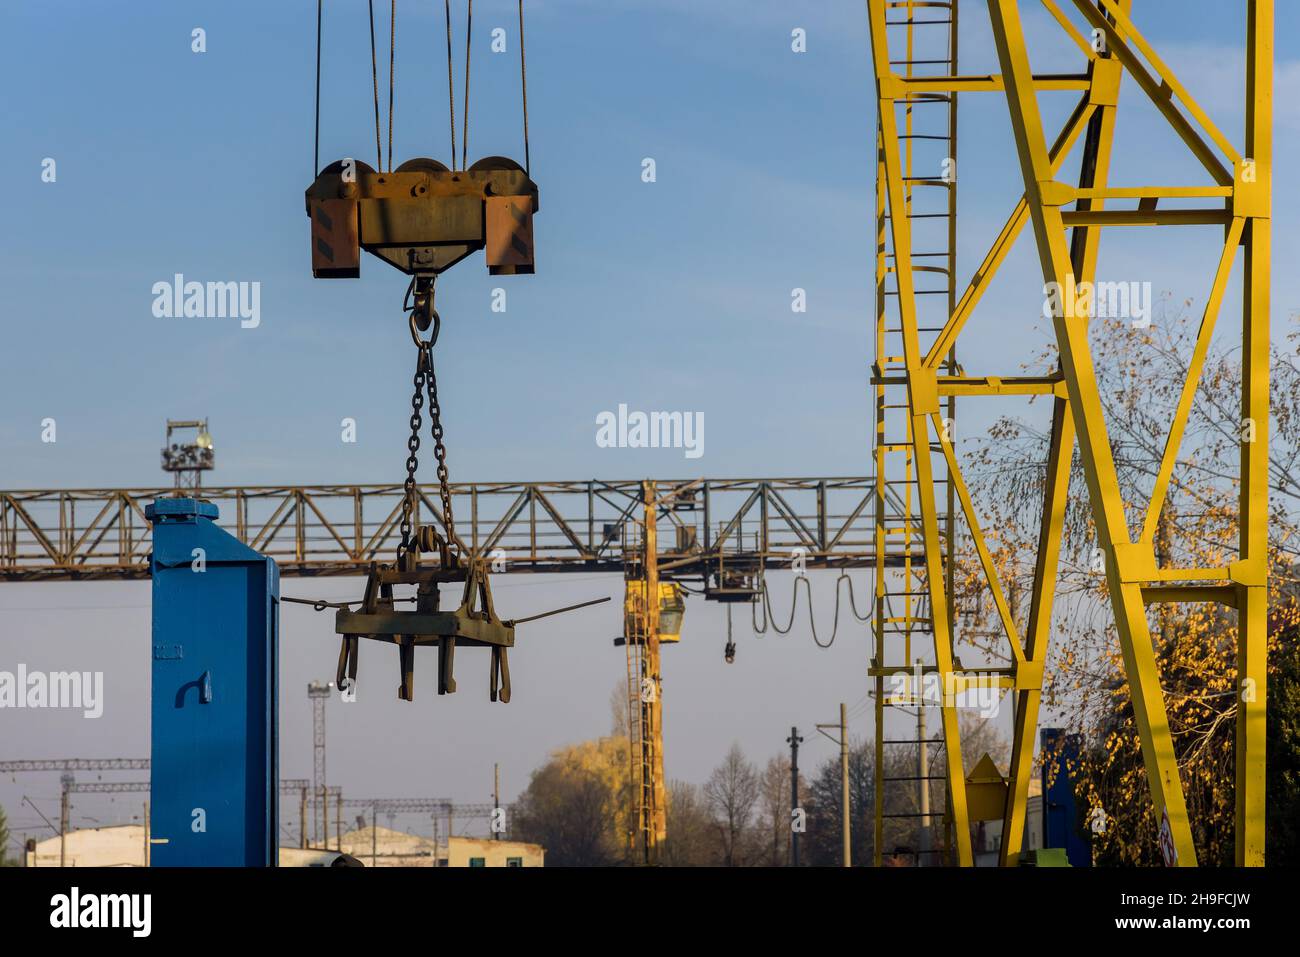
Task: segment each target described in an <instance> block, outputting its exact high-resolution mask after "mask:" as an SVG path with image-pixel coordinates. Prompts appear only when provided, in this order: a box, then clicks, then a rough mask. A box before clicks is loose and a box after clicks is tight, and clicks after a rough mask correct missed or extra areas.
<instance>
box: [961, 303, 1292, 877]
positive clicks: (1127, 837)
mask: <svg viewBox="0 0 1300 957" xmlns="http://www.w3.org/2000/svg"><path fill="white" fill-rule="evenodd" d="M1189 306H1190V302H1182V303H1174V302H1171V301H1170V300H1168V299H1165V300H1163V301H1162V302H1161V303H1160V307H1159V308H1158V309H1157V310H1156V312H1157V315H1156V317H1155V321H1154V322H1153V323H1152V324H1151V325H1150V326H1149V327H1147V328H1135V327H1134V326H1133V324H1131V323H1127V322H1122V321H1114V320H1110V321H1107V320H1094V321H1093V323H1092V325H1091V330H1090V339H1091V343H1092V349H1093V357H1094V364H1095V367H1096V375H1097V378H1098V386H1099V392H1100V395H1101V399H1102V405H1103V410H1104V413H1105V419H1106V423H1107V425H1108V427H1109V430H1110V435H1111V447H1112V451H1113V454H1114V459H1115V464H1116V468H1117V471H1118V474H1119V480H1120V487H1121V492H1122V494H1123V497H1124V501H1125V506H1126V514H1127V518H1128V522H1129V527H1130V530H1131V532H1132V533H1133V536H1134V539H1135V540H1136V537H1137V534H1138V533H1139V532H1140V531H1141V528H1142V523H1143V520H1144V519H1145V514H1146V510H1147V505H1148V502H1149V501H1150V498H1151V494H1152V488H1153V485H1154V481H1155V478H1156V475H1157V472H1158V470H1159V466H1160V462H1161V458H1162V456H1163V453H1164V446H1165V440H1166V436H1167V435H1168V433H1169V429H1170V423H1171V422H1173V421H1174V411H1175V409H1176V407H1177V404H1178V400H1179V397H1180V393H1181V390H1182V387H1183V382H1184V380H1185V378H1186V371H1187V368H1188V365H1189V361H1190V354H1191V348H1192V345H1193V344H1194V342H1195V338H1196V337H1195V333H1196V326H1195V324H1193V323H1192V321H1191V319H1190V317H1189V313H1188V307H1189ZM1056 364H1057V363H1056V355H1055V350H1054V348H1046V349H1044V351H1043V352H1042V353H1041V354H1040V355H1039V356H1038V358H1037V360H1036V362H1034V363H1033V364H1032V365H1031V366H1029V367H1027V370H1026V371H1027V372H1028V373H1029V374H1046V373H1048V372H1050V371H1052V369H1054V368H1055V367H1056ZM1271 375H1272V418H1271V422H1270V424H1269V430H1270V443H1271V446H1270V462H1269V474H1268V482H1269V490H1270V521H1269V552H1270V575H1271V588H1270V596H1269V597H1270V627H1269V632H1270V637H1269V646H1270V647H1269V652H1270V682H1273V681H1274V680H1275V677H1274V676H1277V675H1278V667H1279V662H1280V661H1281V658H1280V657H1279V651H1280V650H1281V647H1280V642H1281V638H1282V636H1283V635H1289V636H1290V637H1289V639H1288V640H1289V641H1290V642H1294V638H1295V633H1296V622H1297V620H1298V616H1297V614H1296V604H1295V600H1294V596H1295V594H1296V567H1297V562H1296V557H1295V553H1294V552H1295V548H1296V541H1297V538H1296V532H1297V528H1298V526H1297V514H1298V513H1297V505H1300V470H1298V469H1297V466H1298V465H1300V354H1298V353H1297V351H1296V349H1295V341H1294V337H1293V338H1292V339H1291V340H1288V341H1286V342H1285V343H1284V344H1282V345H1275V347H1274V349H1273V354H1272V361H1271ZM1240 394H1241V365H1240V361H1239V356H1238V354H1237V353H1236V352H1235V351H1229V350H1225V349H1221V348H1217V347H1214V346H1212V347H1211V349H1210V352H1209V354H1208V356H1207V358H1206V362H1205V370H1204V374H1203V376H1202V378H1201V381H1200V383H1199V385H1198V387H1197V390H1196V393H1195V397H1194V401H1193V403H1192V407H1191V413H1190V417H1189V420H1188V424H1187V429H1186V434H1185V437H1184V439H1183V442H1182V445H1181V447H1180V452H1179V456H1178V459H1177V464H1176V467H1175V469H1174V472H1173V477H1172V480H1171V482H1170V485H1169V492H1168V497H1167V499H1166V501H1165V505H1164V508H1163V509H1162V511H1161V513H1160V515H1159V519H1158V526H1157V533H1156V536H1155V544H1156V553H1157V562H1158V564H1159V565H1161V566H1164V567H1195V566H1205V567H1216V566H1217V567H1222V566H1224V565H1226V564H1227V563H1228V562H1231V561H1233V560H1234V559H1235V557H1236V549H1237V541H1238V535H1239V529H1238V522H1237V513H1238V508H1237V495H1238V492H1239V488H1240V483H1239V473H1240V456H1241V447H1242V443H1243V441H1252V440H1253V438H1254V429H1255V424H1254V423H1249V422H1247V423H1243V421H1242V413H1241V410H1240V407H1239V398H1238V397H1239V396H1240ZM1049 440H1050V436H1049V434H1048V430H1047V429H1044V428H1040V427H1037V426H1036V425H1034V424H1032V423H1031V422H1029V421H1027V420H1026V419H1025V418H1021V417H1005V418H1002V419H1000V420H999V421H998V422H997V423H996V424H995V425H994V426H993V427H992V429H991V430H990V431H989V433H988V435H987V437H985V438H984V439H982V440H978V441H976V442H975V443H974V445H975V448H974V450H973V451H972V452H970V454H969V455H968V463H969V464H968V466H967V471H968V477H969V478H970V479H971V484H972V487H973V488H974V489H975V492H976V501H977V503H978V504H979V506H980V508H981V511H982V515H981V524H982V526H983V527H984V529H985V537H986V539H987V540H988V541H989V543H990V548H991V549H992V550H993V552H994V559H995V563H996V566H997V568H998V572H999V577H1000V578H1001V579H1002V581H1003V583H1004V585H1005V586H1006V587H1007V589H1008V591H1009V592H1011V593H1013V594H1016V593H1019V594H1028V593H1029V590H1030V588H1031V587H1032V581H1033V569H1034V559H1035V555H1036V553H1037V547H1038V533H1039V524H1040V520H1041V511H1042V502H1043V492H1044V486H1045V481H1046V462H1047V451H1048V445H1049ZM959 567H960V568H961V570H962V571H961V574H960V575H959V578H960V580H961V581H962V588H961V589H960V591H961V592H962V594H960V595H959V603H960V605H961V607H962V608H963V609H964V610H965V611H966V613H967V614H968V616H969V624H970V625H971V626H972V630H974V631H977V632H978V630H979V628H980V627H981V626H987V625H989V624H991V623H992V620H993V618H994V612H993V609H992V606H991V604H990V603H989V602H988V601H987V600H985V599H982V597H981V596H982V594H984V592H985V590H986V586H984V584H983V578H982V572H980V571H979V570H978V568H977V564H976V562H975V560H974V556H973V554H971V552H970V549H969V543H967V548H966V549H965V550H964V551H962V552H961V553H960V554H959ZM1057 580H1058V586H1057V597H1056V604H1055V607H1054V617H1053V627H1052V633H1051V640H1052V653H1051V656H1050V658H1049V662H1048V668H1047V679H1046V680H1047V683H1046V684H1045V686H1044V704H1045V706H1046V708H1047V709H1048V710H1049V712H1052V713H1056V714H1059V715H1060V716H1063V717H1064V718H1066V723H1067V724H1068V725H1071V726H1072V727H1070V730H1073V731H1079V732H1082V733H1083V734H1084V736H1085V741H1086V748H1085V752H1084V755H1083V757H1082V759H1081V763H1082V766H1081V767H1078V768H1075V769H1072V770H1074V772H1075V773H1076V775H1077V779H1078V780H1080V781H1081V782H1083V784H1082V786H1081V788H1080V791H1079V797H1080V798H1081V804H1082V805H1083V812H1084V814H1085V815H1086V816H1087V817H1088V819H1089V820H1090V821H1093V822H1096V826H1095V827H1092V828H1090V830H1091V831H1092V832H1093V846H1094V858H1095V859H1096V860H1098V861H1099V862H1102V863H1114V864H1131V865H1137V864H1158V863H1160V852H1159V850H1158V842H1157V835H1158V830H1159V821H1157V820H1156V819H1155V814H1154V812H1153V810H1152V804H1151V801H1150V799H1149V789H1148V785H1147V779H1146V770H1145V767H1144V765H1143V762H1142V755H1141V744H1140V740H1139V737H1138V733H1137V728H1136V724H1135V720H1134V715H1133V707H1132V702H1131V699H1130V697H1129V688H1128V683H1127V680H1126V678H1125V673H1124V667H1123V660H1122V656H1121V654H1120V648H1119V642H1118V637H1117V634H1116V631H1115V627H1114V620H1113V612H1112V606H1111V604H1110V600H1109V596H1108V594H1107V585H1106V579H1105V575H1104V566H1103V564H1102V557H1101V550H1100V549H1099V548H1098V542H1097V533H1096V528H1095V526H1094V524H1093V521H1092V513H1091V506H1090V503H1089V498H1088V494H1087V489H1086V487H1085V484H1084V476H1083V469H1082V464H1081V460H1080V457H1079V453H1078V449H1077V446H1076V448H1075V453H1074V458H1073V461H1072V464H1071V474H1070V484H1069V497H1068V503H1067V508H1066V519H1065V527H1064V542H1063V548H1062V554H1061V564H1060V570H1059V575H1058V579H1057ZM1021 604H1022V606H1027V604H1028V603H1027V602H1022V603H1021ZM1027 610H1028V609H1027V607H1021V608H1020V609H1019V611H1020V613H1021V614H1020V616H1019V620H1018V622H1017V625H1018V626H1019V627H1021V628H1023V627H1024V626H1025V618H1027ZM1148 618H1149V623H1150V626H1151V633H1152V638H1153V641H1154V644H1155V648H1156V654H1157V660H1158V663H1159V668H1160V674H1161V682H1162V686H1163V688H1164V692H1165V705H1166V708H1167V710H1168V715H1169V722H1170V729H1171V733H1172V736H1173V742H1174V748H1175V753H1176V756H1177V759H1178V764H1179V767H1180V769H1181V777H1182V782H1183V787H1184V791H1185V794H1186V797H1187V806H1188V813H1189V818H1190V820H1191V823H1192V827H1193V834H1194V837H1195V840H1196V844H1197V848H1198V855H1199V859H1200V861H1201V863H1203V864H1231V863H1232V859H1233V847H1232V843H1233V835H1234V831H1235V824H1234V794H1233V789H1234V743H1235V742H1234V733H1235V721H1236V714H1237V704H1238V695H1239V694H1241V693H1250V692H1249V691H1248V690H1247V691H1243V690H1242V689H1239V688H1238V686H1237V662H1236V654H1237V645H1236V635H1237V632H1236V612H1235V610H1233V609H1230V608H1225V607H1221V606H1219V605H1216V604H1213V603H1203V604H1159V605H1153V606H1151V607H1150V608H1149V609H1148ZM1292 687H1294V685H1292ZM1278 690H1282V689H1281V688H1279V689H1278ZM1291 693H1292V694H1294V693H1295V692H1294V691H1292V692H1291ZM1279 704H1281V705H1283V706H1284V705H1285V704H1286V701H1285V695H1283V696H1282V697H1281V698H1279V697H1278V696H1277V695H1276V694H1275V692H1274V691H1272V690H1270V699H1269V708H1270V715H1269V717H1270V734H1273V735H1274V736H1275V737H1276V735H1278V734H1286V733H1288V732H1287V731H1286V730H1285V727H1279V728H1277V729H1275V728H1274V725H1275V724H1277V722H1276V720H1275V710H1276V708H1277V707H1278V705H1279ZM1291 709H1292V710H1291V714H1292V718H1291V719H1290V720H1291V721H1292V722H1294V720H1295V718H1294V714H1295V711H1296V706H1295V703H1294V702H1293V703H1292V704H1291ZM1291 728H1292V730H1291V731H1290V732H1289V733H1290V734H1291V735H1292V736H1294V735H1295V733H1296V732H1295V730H1294V724H1292V725H1291ZM1277 765H1278V762H1273V764H1271V765H1270V767H1269V774H1270V791H1272V790H1275V788H1273V787H1272V780H1271V779H1272V775H1273V774H1274V772H1275V770H1280V769H1279V768H1278V767H1277ZM1290 768H1291V771H1290V773H1292V774H1294V773H1295V764H1294V762H1291V764H1290ZM1097 809H1100V812H1098V810H1097ZM1293 833H1294V831H1293ZM1278 835H1279V831H1278V830H1276V829H1272V828H1270V829H1269V834H1268V841H1269V843H1270V846H1271V845H1273V844H1274V843H1275V839H1276V838H1277V836H1278ZM1289 840H1292V841H1294V837H1292V838H1290V839H1289Z"/></svg>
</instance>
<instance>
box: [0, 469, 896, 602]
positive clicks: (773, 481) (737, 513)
mask: <svg viewBox="0 0 1300 957" xmlns="http://www.w3.org/2000/svg"><path fill="white" fill-rule="evenodd" d="M657 486H658V488H659V489H660V496H659V498H660V500H661V502H662V504H661V506H660V507H659V518H660V522H661V535H660V542H659V553H660V558H661V561H662V564H663V567H664V570H665V573H666V574H671V575H672V576H674V577H685V576H700V575H703V574H704V573H705V572H706V571H708V570H710V569H716V568H717V566H718V563H719V562H724V563H729V564H734V563H750V564H751V565H755V564H762V565H770V566H777V567H788V566H789V563H790V559H791V554H792V552H793V551H794V550H795V549H802V555H803V557H804V559H805V560H806V561H807V563H808V564H809V565H810V566H814V567H816V566H822V567H825V566H828V565H833V566H836V567H862V566H866V565H869V564H871V561H872V558H873V554H872V548H873V538H872V527H871V520H872V515H873V514H874V513H875V511H876V506H875V501H874V497H875V495H876V491H875V488H874V483H873V482H872V480H871V479H870V478H863V477H856V478H758V479H745V478H740V479H692V480H685V479H681V480H659V481H658V483H657ZM174 492H175V490H174V489H170V488H136V489H54V490H31V491H11V492H6V491H0V580H8V581H45V580H60V579H91V578H102V579H130V578H148V577H149V560H148V556H149V550H150V548H151V547H152V541H151V536H150V527H149V523H148V522H147V521H146V519H145V517H144V507H145V506H146V505H147V504H149V503H150V502H152V501H153V500H154V499H156V498H166V497H168V496H170V495H172V494H174ZM431 492H432V489H430V488H427V487H421V488H420V489H419V493H420V494H419V508H420V514H419V515H418V516H417V517H416V518H417V522H425V523H432V524H434V525H437V526H438V527H439V529H441V519H440V518H439V515H440V510H439V509H438V508H436V507H435V504H436V503H435V501H434V499H436V495H435V496H434V498H432V499H431V498H430V493H431ZM451 494H452V500H453V505H454V506H455V508H454V514H455V515H456V516H457V521H456V529H455V537H456V540H457V541H458V542H460V543H461V545H462V547H463V549H464V551H465V552H466V553H469V552H476V553H477V554H480V555H482V556H484V557H485V558H486V559H488V560H491V561H495V562H497V564H496V566H495V568H496V570H504V571H508V572H567V571H577V572H593V571H601V572H616V573H620V574H621V573H623V571H624V558H625V554H626V549H625V547H624V541H623V540H624V536H625V533H626V532H627V530H628V528H629V527H631V526H635V525H636V524H638V523H639V522H640V521H642V519H643V515H642V513H643V510H644V482H643V481H641V480H629V481H601V480H596V479H592V480H583V481H573V482H498V483H474V484H470V483H464V484H453V485H452V486H451ZM203 497H204V499H205V500H207V501H211V502H214V503H215V504H216V505H217V506H218V507H219V509H220V511H221V516H220V519H219V520H218V524H220V525H221V526H222V527H223V528H225V529H226V530H227V531H229V532H230V533H231V534H232V535H234V536H235V537H236V538H238V539H239V540H240V541H241V542H243V543H245V544H246V545H248V546H249V547H250V548H254V549H256V550H258V551H259V552H261V553H262V554H264V555H268V556H270V557H271V558H274V559H275V560H276V563H277V564H278V565H279V566H280V573H281V575H285V576H307V575H319V576H326V575H363V574H365V573H366V572H367V570H368V569H369V566H370V563H371V562H372V561H375V560H378V559H385V558H387V556H388V555H389V554H390V553H391V552H392V550H393V548H394V547H395V546H396V543H397V540H398V537H399V530H398V522H399V520H400V518H401V505H402V486H401V485H318V486H254V487H223V488H206V489H204V490H203ZM884 508H885V510H886V512H887V513H888V514H890V515H891V516H893V515H895V514H897V513H898V512H899V510H900V508H901V505H900V500H899V499H898V497H897V496H896V495H894V494H892V493H890V494H888V495H887V501H886V502H885V504H884ZM665 533H666V534H665Z"/></svg>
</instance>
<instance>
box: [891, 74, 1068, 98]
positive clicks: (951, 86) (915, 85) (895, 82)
mask: <svg viewBox="0 0 1300 957" xmlns="http://www.w3.org/2000/svg"><path fill="white" fill-rule="evenodd" d="M886 82H887V84H888V86H889V88H890V97H891V98H892V99H902V98H903V97H904V96H906V95H907V94H909V93H977V92H995V93H996V92H1001V91H1002V90H1003V89H1004V88H1005V87H1004V84H1003V80H1002V77H1000V76H998V75H997V74H986V75H984V76H890V77H889V79H888V80H887V81H886ZM1087 86H1088V77H1087V76H1086V75H1084V74H1082V73H1047V74H1040V75H1038V76H1035V77H1034V88H1035V89H1037V90H1043V91H1047V90H1082V89H1086V88H1087Z"/></svg>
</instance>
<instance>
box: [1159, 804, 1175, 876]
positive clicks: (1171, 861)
mask: <svg viewBox="0 0 1300 957" xmlns="http://www.w3.org/2000/svg"><path fill="white" fill-rule="evenodd" d="M1160 856H1161V857H1163V858H1164V859H1165V867H1174V866H1175V865H1177V863H1178V848H1176V847H1175V846H1174V831H1173V828H1171V827H1170V826H1169V809H1168V808H1165V809H1164V811H1163V813H1161V815H1160Z"/></svg>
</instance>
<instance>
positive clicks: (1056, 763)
mask: <svg viewBox="0 0 1300 957" xmlns="http://www.w3.org/2000/svg"><path fill="white" fill-rule="evenodd" d="M1039 740H1040V741H1041V743H1042V749H1043V756H1044V760H1043V770H1042V775H1043V778H1042V780H1043V847H1058V848H1064V849H1065V853H1066V857H1067V858H1068V859H1069V861H1070V866H1071V867H1091V866H1092V845H1091V843H1090V842H1089V840H1088V838H1087V837H1086V836H1085V835H1084V833H1083V831H1082V829H1081V827H1080V824H1081V821H1080V814H1079V802H1078V799H1077V798H1076V796H1075V791H1074V788H1075V784H1076V783H1077V779H1076V777H1075V775H1076V774H1077V772H1078V767H1079V758H1080V754H1079V751H1080V748H1081V747H1082V740H1083V739H1082V738H1081V737H1080V736H1079V735H1077V734H1066V733H1065V732H1064V731H1063V730H1061V729H1060V728H1043V729H1042V733H1041V735H1040V738H1039Z"/></svg>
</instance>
